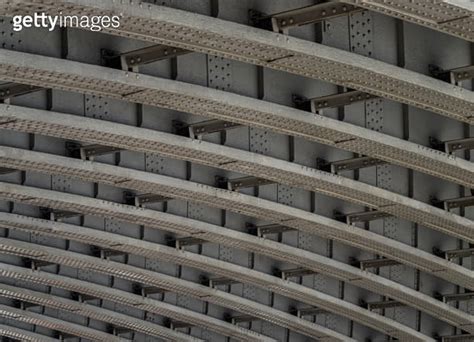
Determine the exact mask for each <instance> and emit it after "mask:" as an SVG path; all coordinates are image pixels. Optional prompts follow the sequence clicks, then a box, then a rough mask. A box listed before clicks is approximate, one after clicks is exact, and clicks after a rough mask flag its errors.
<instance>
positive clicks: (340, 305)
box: [0, 227, 469, 341]
mask: <svg viewBox="0 0 474 342" xmlns="http://www.w3.org/2000/svg"><path fill="white" fill-rule="evenodd" d="M73 230H74V227H73ZM142 243H143V242H142ZM156 247H157V246H156V245H155V247H154V248H152V250H150V251H149V252H148V253H152V254H155V255H156V256H158V255H160V257H161V258H164V257H165V254H166V251H165V249H166V248H164V247H160V249H157V248H156ZM0 250H1V251H2V253H8V254H13V255H23V256H28V257H31V258H34V259H37V260H57V262H63V260H64V259H65V257H64V256H61V257H57V256H55V255H54V251H51V248H50V247H44V246H36V245H32V244H29V243H25V242H20V241H15V240H13V239H4V238H0ZM134 251H135V252H136V249H134ZM162 251H163V252H165V253H161V252H162ZM57 253H64V252H63V251H61V250H57ZM168 253H169V254H174V255H173V256H172V257H171V258H173V259H174V260H175V261H176V262H180V263H181V264H183V265H192V267H200V268H203V269H207V270H208V271H210V272H212V273H215V274H219V275H221V276H224V277H230V278H233V279H236V280H238V281H243V282H251V283H253V284H255V285H257V286H261V287H266V288H270V289H272V290H273V291H275V292H276V293H281V294H284V295H286V296H290V297H292V298H298V299H299V300H301V301H302V302H304V303H307V304H310V305H315V306H322V307H324V308H325V309H326V310H328V311H333V312H337V313H338V314H340V315H342V316H347V315H350V317H351V318H352V319H354V320H356V321H358V322H361V323H362V324H364V325H367V326H370V327H371V328H373V329H376V330H381V331H383V332H384V333H386V334H387V335H390V336H393V337H396V338H399V339H406V340H409V341H434V339H431V338H430V337H428V336H426V335H423V334H421V333H419V332H417V331H415V330H413V329H411V328H409V327H407V326H404V325H402V324H400V323H397V322H395V321H393V320H390V319H388V318H385V317H383V316H380V315H378V314H374V313H372V312H370V311H368V310H366V309H363V308H361V307H359V306H357V305H354V304H351V303H348V302H346V301H343V300H340V299H337V298H335V297H332V296H328V295H325V294H323V293H321V292H318V291H315V290H311V289H309V288H307V287H304V286H301V285H297V284H294V283H291V282H288V281H285V280H282V279H278V278H275V277H273V276H269V275H266V274H264V273H261V272H257V271H252V270H249V269H247V268H245V267H241V266H237V265H232V266H230V264H228V263H226V262H222V261H219V260H215V259H212V258H208V257H202V256H198V255H196V254H194V253H188V252H183V251H178V252H177V251H174V249H170V250H169V251H168ZM186 260H187V261H186ZM202 260H205V261H204V262H202ZM108 269H109V272H110V268H108ZM124 273H125V272H124ZM128 273H129V275H128V276H130V273H131V272H130V271H129V272H128ZM122 276H127V274H122ZM252 278H253V279H252ZM133 279H134V280H135V281H137V280H138V279H139V277H138V276H136V275H135V276H133ZM466 327H467V328H469V325H467V326H466Z"/></svg>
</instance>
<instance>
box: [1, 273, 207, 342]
mask: <svg viewBox="0 0 474 342" xmlns="http://www.w3.org/2000/svg"><path fill="white" fill-rule="evenodd" d="M1 267H2V268H3V267H6V268H5V269H4V271H6V270H8V269H12V267H10V265H6V264H2V265H1ZM19 268H20V267H19ZM20 269H21V268H20ZM10 272H11V271H10ZM34 273H35V272H33V274H34ZM9 274H10V275H11V273H9ZM73 281H74V282H77V280H76V279H73ZM42 285H45V284H42ZM94 286H96V287H100V285H96V284H94ZM104 288H106V289H107V290H109V288H108V287H104ZM127 294H128V295H130V294H129V293H127ZM0 296H1V297H6V298H11V299H16V300H21V301H24V302H28V303H34V304H38V305H41V306H47V307H49V308H53V309H57V310H62V311H69V312H73V313H75V314H78V315H81V316H84V317H90V318H93V319H96V320H98V321H103V322H107V323H109V324H112V325H114V326H117V327H123V328H128V329H131V330H134V331H137V332H141V333H144V334H146V335H149V336H154V337H160V338H164V339H166V340H167V341H196V342H197V341H202V340H201V339H199V338H196V337H193V336H189V335H186V334H183V333H180V332H179V331H175V330H171V329H169V328H166V327H163V326H160V325H157V324H154V323H151V322H148V321H145V320H141V319H138V318H135V317H131V316H127V315H124V314H121V313H118V312H114V311H110V310H106V309H103V308H100V307H97V306H94V305H88V304H85V303H80V302H77V301H74V300H70V299H66V298H62V297H58V296H53V295H51V294H47V293H43V292H38V291H33V290H30V289H24V288H21V287H18V286H10V285H7V284H1V283H0ZM121 304H123V302H122V303H121ZM166 306H168V305H166V304H165V305H164V307H166ZM173 309H174V308H173ZM162 310H164V309H162ZM179 310H181V311H188V310H184V309H181V308H178V310H176V309H175V311H179ZM189 315H190V313H185V314H184V315H182V316H178V315H177V317H180V319H181V320H183V319H185V318H186V317H187V316H189Z"/></svg>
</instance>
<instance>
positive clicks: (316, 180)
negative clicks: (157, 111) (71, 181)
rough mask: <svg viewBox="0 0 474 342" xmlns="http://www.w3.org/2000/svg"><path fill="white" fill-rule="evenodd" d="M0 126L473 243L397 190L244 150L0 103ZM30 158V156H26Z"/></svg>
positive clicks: (442, 215) (456, 220)
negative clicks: (355, 208) (250, 183)
mask: <svg viewBox="0 0 474 342" xmlns="http://www.w3.org/2000/svg"><path fill="white" fill-rule="evenodd" d="M0 127H2V128H4V129H12V130H15V131H20V132H27V133H36V134H43V135H49V136H54V137H58V138H64V139H74V140H81V141H86V142H89V143H100V144H102V145H107V146H112V147H115V148H120V149H125V150H132V151H138V152H146V153H157V154H160V155H162V156H165V157H169V158H177V159H183V160H186V161H189V162H195V163H199V164H203V165H207V166H212V167H216V168H221V169H225V170H229V171H234V172H238V173H243V174H249V175H252V176H255V177H260V178H262V179H268V180H272V181H275V182H278V183H281V184H286V185H291V186H293V187H301V188H303V189H305V190H310V191H316V192H320V193H323V194H325V195H331V196H335V197H338V198H341V199H344V200H348V201H351V202H354V203H358V204H362V205H364V206H368V207H371V208H373V209H376V210H379V211H381V212H385V213H388V214H391V215H395V216H398V217H401V218H403V219H406V220H409V221H413V222H416V223H419V224H421V225H424V226H426V227H430V228H432V229H435V230H439V231H441V232H443V233H446V234H448V235H452V236H456V237H458V238H461V239H464V240H466V241H469V242H474V222H473V221H471V220H468V219H465V218H462V217H460V216H459V215H456V214H453V213H448V212H446V211H443V210H440V209H438V208H435V207H433V206H430V205H427V204H424V203H421V202H420V201H416V200H413V199H409V198H407V197H405V196H402V195H398V194H396V193H393V192H390V191H387V190H383V189H380V188H376V187H373V186H370V185H367V184H363V183H360V182H356V181H352V180H350V179H347V178H343V177H339V176H336V175H330V174H328V173H325V172H320V171H317V170H314V169H310V168H307V167H303V166H301V165H297V164H294V163H289V162H285V161H282V160H278V159H275V158H270V157H265V156H262V155H259V154H255V153H249V152H246V151H243V150H237V149H232V148H228V147H225V146H218V145H215V144H211V143H207V142H204V141H194V140H190V139H186V138H183V137H179V136H175V135H171V134H169V133H163V132H156V131H152V130H147V129H140V128H135V127H131V126H125V125H120V124H115V123H110V122H104V121H99V120H93V119H86V118H81V117H77V116H71V115H66V114H61V113H54V112H50V111H41V110H35V109H28V108H22V107H15V106H8V105H0ZM25 158H28V157H25Z"/></svg>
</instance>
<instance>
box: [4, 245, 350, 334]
mask: <svg viewBox="0 0 474 342" xmlns="http://www.w3.org/2000/svg"><path fill="white" fill-rule="evenodd" d="M57 255H63V256H64V259H61V262H64V264H67V263H68V262H69V263H71V264H75V265H76V267H85V266H86V265H90V264H92V265H93V266H92V267H93V268H94V269H96V270H99V269H102V270H103V271H102V272H107V273H109V274H115V273H116V274H119V273H121V272H122V273H123V274H126V272H127V271H128V272H132V273H133V272H135V273H136V274H142V276H143V278H139V279H137V281H140V282H143V283H144V284H148V285H151V284H152V285H153V286H158V287H159V288H161V289H163V290H164V291H174V292H177V293H180V294H184V295H190V296H193V297H196V298H199V299H206V300H209V301H210V302H212V303H216V304H218V305H222V306H225V307H227V308H231V309H234V310H237V311H239V312H241V313H244V314H247V315H251V316H253V317H256V318H258V319H263V320H270V321H275V322H278V324H282V325H283V326H286V327H288V328H289V329H293V330H297V331H299V332H302V333H304V334H306V335H307V336H310V337H313V338H316V339H321V340H333V341H348V340H350V339H349V338H348V337H347V336H344V335H341V334H338V333H336V332H334V331H331V330H329V329H326V328H324V327H321V326H318V325H317V324H313V323H311V322H308V321H304V320H301V319H297V318H296V317H294V316H293V315H289V314H286V313H284V312H281V311H279V310H275V309H271V308H268V307H266V306H264V305H261V304H258V303H256V302H253V301H250V300H246V299H243V298H241V297H238V296H235V295H232V294H229V293H226V292H224V291H219V290H217V289H215V288H210V287H207V286H203V285H200V284H196V283H193V282H190V281H186V280H183V279H179V278H175V277H170V276H167V275H164V274H161V273H158V272H150V271H146V270H140V269H138V268H133V267H130V266H126V265H122V264H120V263H116V262H110V261H104V260H97V259H95V258H92V257H85V256H80V255H79V254H75V253H63V254H57ZM104 270H106V271H104ZM0 274H1V275H2V276H4V277H7V278H12V279H18V280H22V281H28V282H32V283H39V284H48V285H51V286H54V287H59V288H62V289H66V290H69V291H75V292H79V293H82V294H87V295H89V296H93V297H98V298H104V299H107V300H110V301H114V302H121V303H124V304H128V305H130V306H132V307H139V308H141V309H143V310H147V311H150V312H154V313H158V314H159V313H163V312H166V311H167V310H166V308H167V307H168V306H169V305H166V303H162V302H160V301H156V300H153V299H150V298H143V297H141V296H138V295H133V294H130V293H129V292H125V291H120V290H116V289H109V288H107V287H104V286H100V285H98V284H93V283H90V282H84V281H80V280H77V279H74V278H68V277H64V276H59V275H55V274H50V273H47V272H38V271H36V272H35V271H32V270H29V269H26V268H22V267H17V266H12V265H6V264H3V265H2V270H1V271H0ZM180 311H181V312H183V311H187V310H183V309H181V310H180ZM195 316H196V317H197V316H199V315H197V314H195ZM183 318H186V317H179V316H178V320H179V321H182V320H183ZM190 321H191V322H193V323H194V324H200V323H202V322H200V321H198V320H197V319H196V318H195V319H191V320H190ZM218 326H219V327H226V326H227V324H223V323H219V324H218ZM134 329H136V328H134ZM214 329H215V328H214ZM230 330H240V331H243V329H239V328H237V327H236V328H233V327H232V328H231V329H230ZM221 331H222V330H221ZM225 331H227V330H225ZM248 334H249V335H252V334H251V333H248ZM234 337H237V336H236V335H234ZM253 338H254V339H256V338H261V337H259V336H258V335H257V334H255V333H254V334H253ZM267 340H269V339H267Z"/></svg>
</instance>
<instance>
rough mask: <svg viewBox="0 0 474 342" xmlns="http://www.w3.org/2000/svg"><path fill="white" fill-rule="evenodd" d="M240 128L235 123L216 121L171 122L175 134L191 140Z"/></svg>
mask: <svg viewBox="0 0 474 342" xmlns="http://www.w3.org/2000/svg"><path fill="white" fill-rule="evenodd" d="M240 126H242V125H241V124H238V123H235V122H230V121H224V120H218V119H212V120H206V121H201V122H196V123H192V124H187V123H185V122H182V121H179V120H173V128H174V130H175V133H176V134H178V135H181V136H185V137H189V138H192V139H202V137H203V136H204V135H207V134H212V133H218V132H223V131H227V130H229V129H233V128H237V127H240Z"/></svg>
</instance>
